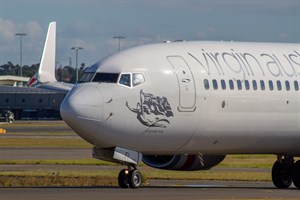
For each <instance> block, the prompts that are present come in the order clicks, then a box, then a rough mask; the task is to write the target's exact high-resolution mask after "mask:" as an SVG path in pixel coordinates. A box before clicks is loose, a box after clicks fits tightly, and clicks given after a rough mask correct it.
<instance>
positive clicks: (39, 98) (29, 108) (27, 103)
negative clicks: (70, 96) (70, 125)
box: [0, 86, 66, 120]
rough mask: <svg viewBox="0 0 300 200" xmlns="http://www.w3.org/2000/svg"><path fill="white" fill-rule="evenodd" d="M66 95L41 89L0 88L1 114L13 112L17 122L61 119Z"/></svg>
mask: <svg viewBox="0 0 300 200" xmlns="http://www.w3.org/2000/svg"><path fill="white" fill-rule="evenodd" d="M65 95H66V94H65V93H59V92H54V91H50V90H46V89H41V88H31V87H30V88H27V87H9V86H0V113H1V112H2V113H7V111H11V112H12V113H13V114H14V119H15V120H20V119H23V120H26V119H34V120H38V119H61V117H60V112H59V109H60V104H61V102H62V100H63V99H64V97H65Z"/></svg>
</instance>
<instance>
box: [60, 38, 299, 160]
mask: <svg viewBox="0 0 300 200" xmlns="http://www.w3.org/2000/svg"><path fill="white" fill-rule="evenodd" d="M86 73H91V74H92V73H93V77H91V79H88V80H89V81H90V80H91V82H86V83H81V84H77V85H76V86H74V88H73V89H72V90H71V91H70V92H69V94H68V96H67V97H66V98H65V100H64V102H63V104H62V106H61V113H62V116H63V119H64V120H65V121H66V123H67V124H69V126H70V127H72V128H73V129H74V130H75V131H76V132H77V133H78V134H79V135H80V136H81V137H82V138H84V139H85V140H87V141H88V142H90V143H91V144H93V145H95V146H97V147H99V148H110V147H123V148H127V149H131V150H134V151H137V152H141V153H145V154H157V155H166V154H185V153H188V154H196V153H205V154H239V153H253V154H254V153H264V154H265V153H271V154H280V155H294V156H300V90H299V87H300V78H299V77H300V46H299V44H272V43H235V42H182V43H170V44H154V45H146V46H141V47H136V48H132V49H129V50H125V51H123V52H120V53H118V54H115V55H113V56H111V57H108V58H106V59H104V60H102V61H100V62H98V63H96V64H95V65H93V66H92V67H91V68H90V69H89V70H87V71H86ZM101 73H102V74H103V73H105V77H106V76H107V75H108V77H109V75H111V74H115V75H116V74H117V75H118V79H117V80H116V81H115V82H114V81H111V82H110V81H107V80H106V79H105V78H101V80H100V81H97V80H96V79H95V77H96V76H97V74H101ZM100 76H102V75H100ZM136 76H140V77H143V78H144V81H141V83H140V84H137V85H135V86H134V84H135V83H134V81H136V80H140V79H141V78H140V77H139V79H135V77H136ZM102 77H104V76H102ZM110 77H112V76H110ZM126 78H129V83H128V82H126V80H125V79H126ZM108 79H109V78H108ZM262 83H263V84H264V86H263V85H262ZM272 84H273V87H272Z"/></svg>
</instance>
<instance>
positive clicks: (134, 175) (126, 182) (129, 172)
mask: <svg viewBox="0 0 300 200" xmlns="http://www.w3.org/2000/svg"><path fill="white" fill-rule="evenodd" d="M118 182H119V186H120V188H134V189H135V188H139V187H140V186H141V185H142V174H141V173H140V171H139V170H137V169H136V167H135V166H128V169H122V170H121V171H120V173H119V176H118Z"/></svg>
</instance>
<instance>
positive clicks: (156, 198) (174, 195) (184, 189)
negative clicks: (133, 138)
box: [0, 181, 300, 200]
mask: <svg viewBox="0 0 300 200" xmlns="http://www.w3.org/2000/svg"><path fill="white" fill-rule="evenodd" d="M219 184H220V185H219ZM255 185H256V186H251V185H250V186H249V185H248V184H247V183H243V182H240V183H237V182H234V183H232V182H226V183H223V184H222V183H219V182H218V183H217V184H214V182H213V181H211V182H205V184H204V185H190V186H185V185H177V186H176V185H170V186H155V187H154V186H149V187H143V188H139V189H119V188H116V187H99V188H92V187H91V188H89V187H88V188H78V187H75V188H0V197H1V199H6V200H19V199H23V200H24V199H30V200H40V199H43V200H50V199H51V200H53V199H56V200H58V199H64V200H65V199H72V200H79V199H88V200H94V199H95V200H96V199H97V200H99V199H107V200H110V199H113V200H116V199H118V200H120V199H121V200H132V199H143V200H148V199H149V200H150V199H151V200H161V199H163V200H176V199H181V200H182V199H188V200H194V199H223V200H224V199H295V200H296V199H299V196H300V191H299V190H296V189H288V190H279V189H274V188H273V187H271V186H270V183H256V184H255Z"/></svg>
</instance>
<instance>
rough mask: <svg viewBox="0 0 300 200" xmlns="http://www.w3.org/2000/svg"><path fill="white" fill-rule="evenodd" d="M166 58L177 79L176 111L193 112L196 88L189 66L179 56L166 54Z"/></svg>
mask: <svg viewBox="0 0 300 200" xmlns="http://www.w3.org/2000/svg"><path fill="white" fill-rule="evenodd" d="M167 59H168V61H169V62H170V64H171V65H172V67H173V68H174V71H175V73H176V76H177V80H178V85H179V106H178V111H181V112H194V111H195V110H196V88H195V81H194V76H193V74H192V71H191V69H190V67H189V66H188V64H187V62H186V61H185V60H184V59H183V58H182V57H181V56H168V57H167Z"/></svg>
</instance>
